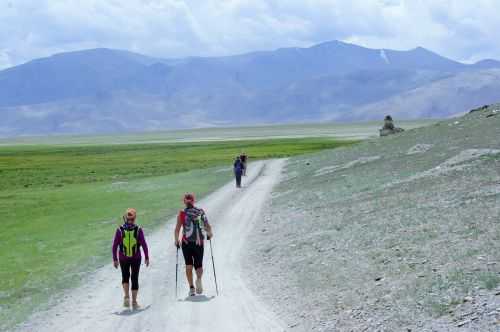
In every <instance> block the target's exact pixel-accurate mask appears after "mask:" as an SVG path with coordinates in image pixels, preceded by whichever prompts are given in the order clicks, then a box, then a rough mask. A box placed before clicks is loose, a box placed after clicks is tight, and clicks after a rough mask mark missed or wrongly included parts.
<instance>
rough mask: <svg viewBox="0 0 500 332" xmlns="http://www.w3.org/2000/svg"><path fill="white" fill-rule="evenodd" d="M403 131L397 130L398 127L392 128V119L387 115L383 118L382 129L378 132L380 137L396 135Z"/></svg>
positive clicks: (401, 129)
mask: <svg viewBox="0 0 500 332" xmlns="http://www.w3.org/2000/svg"><path fill="white" fill-rule="evenodd" d="M403 131H404V129H403V128H399V127H396V126H394V122H393V120H392V117H391V116H390V115H387V116H386V117H385V118H384V127H382V129H380V130H379V132H380V136H389V135H392V134H397V133H400V132H403Z"/></svg>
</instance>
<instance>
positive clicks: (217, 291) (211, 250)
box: [208, 239, 219, 296]
mask: <svg viewBox="0 0 500 332" xmlns="http://www.w3.org/2000/svg"><path fill="white" fill-rule="evenodd" d="M208 242H210V255H211V256H212V267H213V270H214V280H215V293H216V294H217V296H219V287H218V286H217V274H215V262H214V252H213V249H212V239H210V240H208Z"/></svg>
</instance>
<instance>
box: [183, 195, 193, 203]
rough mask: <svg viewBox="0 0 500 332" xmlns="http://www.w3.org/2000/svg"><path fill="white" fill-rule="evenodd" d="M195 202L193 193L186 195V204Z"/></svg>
mask: <svg viewBox="0 0 500 332" xmlns="http://www.w3.org/2000/svg"><path fill="white" fill-rule="evenodd" d="M194 201H195V199H194V194H193V193H187V194H184V204H188V203H190V204H193V203H194Z"/></svg>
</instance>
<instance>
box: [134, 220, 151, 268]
mask: <svg viewBox="0 0 500 332" xmlns="http://www.w3.org/2000/svg"><path fill="white" fill-rule="evenodd" d="M137 237H138V240H139V245H140V246H141V247H142V251H143V252H144V259H145V263H146V266H149V250H148V244H147V242H146V237H145V236H144V231H143V230H142V228H139V231H138V232H137Z"/></svg>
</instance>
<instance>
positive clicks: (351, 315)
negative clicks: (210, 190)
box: [245, 105, 500, 331]
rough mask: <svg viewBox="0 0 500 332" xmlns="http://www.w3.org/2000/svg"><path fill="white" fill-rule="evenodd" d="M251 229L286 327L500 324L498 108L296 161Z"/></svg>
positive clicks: (257, 282) (254, 260) (257, 269)
mask: <svg viewBox="0 0 500 332" xmlns="http://www.w3.org/2000/svg"><path fill="white" fill-rule="evenodd" d="M254 233H255V236H254V238H253V240H252V242H251V243H249V244H247V245H248V246H251V250H250V247H249V248H248V249H249V250H248V252H251V253H252V254H251V256H250V257H249V261H248V264H245V267H246V270H247V271H248V273H249V274H250V276H251V279H252V280H253V287H254V290H255V291H256V292H257V293H258V294H260V295H261V296H262V297H263V298H264V299H265V300H267V301H268V302H269V303H271V304H272V305H273V307H274V309H275V310H276V311H277V312H278V313H279V315H280V316H281V317H282V318H283V319H284V320H285V321H286V322H287V323H288V325H289V328H290V330H291V331H382V330H383V331H499V330H500V325H499V324H500V105H493V106H490V107H485V108H482V109H479V110H477V111H475V112H472V113H469V114H467V115H465V116H464V117H461V118H455V119H451V120H448V121H444V122H440V123H437V124H435V125H432V126H429V127H425V128H420V129H413V130H408V131H405V132H404V133H401V134H398V135H393V136H390V137H384V138H379V139H374V140H369V141H365V142H363V143H361V144H358V145H356V146H354V147H349V148H342V149H337V150H331V151H325V152H321V153H318V154H314V155H309V156H302V157H297V158H293V159H291V160H289V163H288V166H287V168H286V172H285V174H283V180H282V182H281V184H280V185H279V186H278V187H277V188H276V189H275V192H274V194H273V198H272V200H271V202H270V203H269V207H268V212H267V213H266V215H265V218H264V220H263V221H262V223H261V225H259V226H258V228H257V229H255V230H254Z"/></svg>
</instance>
